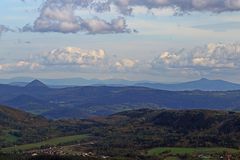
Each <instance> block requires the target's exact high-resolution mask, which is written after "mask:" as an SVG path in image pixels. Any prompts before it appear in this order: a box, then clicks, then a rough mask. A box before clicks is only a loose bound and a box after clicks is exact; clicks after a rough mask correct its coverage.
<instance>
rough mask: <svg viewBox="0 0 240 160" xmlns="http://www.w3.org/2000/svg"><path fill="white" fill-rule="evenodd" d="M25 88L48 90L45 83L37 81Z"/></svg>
mask: <svg viewBox="0 0 240 160" xmlns="http://www.w3.org/2000/svg"><path fill="white" fill-rule="evenodd" d="M25 87H27V88H48V86H47V85H45V84H44V83H43V82H41V81H39V80H37V79H35V80H33V81H32V82H30V83H28V84H27V85H26V86H25Z"/></svg>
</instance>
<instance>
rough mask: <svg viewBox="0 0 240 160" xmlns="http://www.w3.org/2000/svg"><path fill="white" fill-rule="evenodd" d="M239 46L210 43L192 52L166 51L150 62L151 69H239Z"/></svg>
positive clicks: (207, 70)
mask: <svg viewBox="0 0 240 160" xmlns="http://www.w3.org/2000/svg"><path fill="white" fill-rule="evenodd" d="M239 59H240V44H239V43H232V44H223V43H216V44H215V43H211V44H208V45H206V46H203V47H196V48H193V49H192V50H185V49H182V50H180V51H166V52H163V53H161V54H160V55H159V56H157V57H156V58H155V59H154V60H153V61H152V68H153V69H156V70H158V69H159V70H161V69H163V68H165V69H172V70H174V69H183V70H184V69H187V70H194V71H199V72H201V71H205V72H212V71H216V72H218V71H219V72H221V70H238V69H240V63H239Z"/></svg>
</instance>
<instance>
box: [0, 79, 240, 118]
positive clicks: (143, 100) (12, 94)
mask: <svg viewBox="0 0 240 160" xmlns="http://www.w3.org/2000/svg"><path fill="white" fill-rule="evenodd" d="M0 104H4V105H8V106H12V107H14V108H18V109H21V110H24V111H28V112H31V113H34V114H39V115H43V116H46V117H48V118H57V119H58V118H87V117H90V116H96V115H97V116H98V115H110V114H113V113H117V112H120V111H124V110H129V109H139V108H172V109H197V108H198V109H221V110H239V109H240V107H239V106H240V91H237V90H236V91H211V92H210V91H200V90H194V91H165V90H157V89H151V88H145V87H134V86H129V87H109V86H85V87H67V88H49V87H47V86H46V85H45V84H43V83H42V82H40V81H37V80H35V81H33V82H30V83H29V84H28V85H27V86H25V87H19V86H11V85H0Z"/></svg>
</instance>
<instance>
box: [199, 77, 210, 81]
mask: <svg viewBox="0 0 240 160" xmlns="http://www.w3.org/2000/svg"><path fill="white" fill-rule="evenodd" d="M200 81H209V79H207V78H201V79H200Z"/></svg>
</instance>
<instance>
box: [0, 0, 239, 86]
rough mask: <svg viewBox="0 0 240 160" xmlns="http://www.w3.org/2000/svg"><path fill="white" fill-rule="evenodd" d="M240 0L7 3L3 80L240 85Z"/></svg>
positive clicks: (1, 11)
mask: <svg viewBox="0 0 240 160" xmlns="http://www.w3.org/2000/svg"><path fill="white" fill-rule="evenodd" d="M239 35H240V0H1V3H0V75H1V78H11V77H26V76H31V77H36V78H69V77H82V78H89V79H91V78H97V79H128V80H149V81H157V82H166V83H170V82H182V81H189V80H195V79H200V78H209V79H223V80H228V81H232V82H237V83H240V76H239V75H240V36H239Z"/></svg>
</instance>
